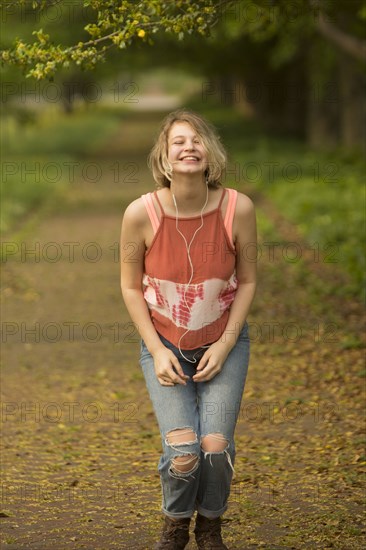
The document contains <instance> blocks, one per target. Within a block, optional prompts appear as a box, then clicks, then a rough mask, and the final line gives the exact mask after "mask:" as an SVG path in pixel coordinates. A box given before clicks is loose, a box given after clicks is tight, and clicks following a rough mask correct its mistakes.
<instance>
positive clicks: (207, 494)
mask: <svg viewBox="0 0 366 550" xmlns="http://www.w3.org/2000/svg"><path fill="white" fill-rule="evenodd" d="M160 339H161V341H162V343H163V344H164V345H165V346H166V347H167V348H169V349H171V350H172V351H173V353H174V354H175V355H176V357H178V359H179V361H180V364H181V366H182V368H183V371H184V373H185V374H187V375H188V376H190V377H191V376H193V374H195V370H196V369H195V367H196V366H197V365H198V362H199V360H200V359H201V357H202V355H203V354H204V353H205V351H206V348H198V349H195V350H182V352H183V354H184V355H185V357H186V358H188V359H191V360H192V359H193V358H196V359H197V363H195V364H193V363H190V362H188V361H186V360H185V359H183V358H182V356H181V354H180V352H179V349H178V348H176V347H175V346H173V344H171V343H170V342H168V340H166V339H165V338H163V337H162V336H161V335H160ZM249 348H250V342H249V335H248V323H247V322H246V323H245V325H244V327H243V329H242V331H241V333H240V335H239V337H238V340H237V342H236V344H235V346H234V347H233V349H232V350H231V351H230V353H229V355H228V357H227V359H226V361H225V363H224V365H223V368H222V370H221V372H220V373H219V374H217V375H216V376H215V377H214V378H212V379H211V380H209V381H207V382H193V381H192V380H191V379H189V380H187V385H186V386H183V385H181V384H176V385H175V386H162V385H161V384H160V383H159V381H158V379H157V377H156V374H155V369H154V360H153V357H152V356H151V354H150V352H149V351H148V349H147V348H146V345H145V343H144V341H143V340H142V341H141V357H140V365H141V367H142V370H143V373H144V376H145V380H146V385H147V389H148V391H149V395H150V399H151V401H152V404H153V407H154V411H155V415H156V418H157V421H158V424H159V429H160V433H161V438H162V447H163V453H162V455H161V457H160V461H159V465H158V471H159V474H160V479H161V486H162V511H163V512H164V514H166V515H167V516H170V517H172V518H188V517H191V516H192V515H193V514H194V512H195V510H197V511H198V512H199V513H200V514H201V515H203V516H205V517H208V518H210V519H214V518H216V517H219V516H221V515H222V514H223V513H224V512H225V510H226V509H227V501H228V497H229V494H230V484H231V480H232V475H233V471H234V462H235V444H234V431H235V426H236V423H237V419H238V416H239V412H240V405H241V400H242V395H243V391H244V386H245V380H246V375H247V371H248V365H249ZM177 431H179V434H180V437H178V438H176V437H175V439H174V442H172V439H173V438H172V437H169V433H170V432H174V433H175V434H177V433H178V432H177ZM210 434H214V435H213V436H211V437H213V438H214V440H219V441H221V443H222V442H224V443H223V444H221V447H223V450H221V451H219V452H208V451H205V450H203V449H202V446H201V445H202V440H204V438H205V436H207V435H210ZM177 439H178V441H179V442H177ZM225 445H226V446H225ZM182 457H184V458H182ZM177 458H179V460H180V464H183V462H182V461H185V462H186V467H185V468H178V464H177V461H176V459H177ZM175 461H176V463H175ZM190 465H191V466H192V467H190ZM183 469H184V470H185V471H182V470H183Z"/></svg>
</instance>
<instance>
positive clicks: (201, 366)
mask: <svg viewBox="0 0 366 550" xmlns="http://www.w3.org/2000/svg"><path fill="white" fill-rule="evenodd" d="M229 352H230V349H229V348H228V346H227V345H226V344H224V343H223V342H221V341H220V340H218V341H217V342H214V343H213V344H212V345H211V346H210V347H209V348H208V350H207V351H206V352H205V353H204V355H203V356H202V359H201V361H200V362H199V363H198V366H197V369H196V371H197V372H196V374H194V375H193V376H192V380H193V381H194V382H207V381H208V380H211V379H212V378H214V376H216V374H219V372H221V369H222V367H223V365H224V363H225V360H226V358H227V356H228V355H229Z"/></svg>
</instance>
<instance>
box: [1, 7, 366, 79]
mask: <svg viewBox="0 0 366 550" xmlns="http://www.w3.org/2000/svg"><path fill="white" fill-rule="evenodd" d="M74 3H75V4H76V5H78V6H79V9H80V7H83V8H84V10H85V14H86V15H85V21H84V22H85V23H86V24H84V25H82V26H81V27H80V28H79V31H78V34H77V38H76V40H75V38H74V43H72V44H67V45H65V44H56V43H55V39H56V37H57V33H56V32H54V33H53V34H52V35H51V34H49V33H48V32H46V31H45V30H44V28H43V27H41V28H39V29H38V30H34V31H33V35H34V36H35V41H34V42H27V41H26V40H24V39H22V38H17V39H16V40H15V43H14V44H13V45H12V47H9V48H5V49H3V51H2V54H1V58H2V61H3V63H6V64H15V65H18V66H21V67H22V68H23V69H24V70H25V71H26V73H27V76H31V77H34V78H36V79H43V78H47V77H48V78H50V77H52V76H53V75H54V74H55V72H56V71H57V70H59V69H60V68H65V67H69V66H70V65H71V64H72V63H75V64H76V65H77V66H79V67H82V68H85V69H92V68H94V67H95V66H96V65H97V64H98V63H101V62H102V61H104V60H105V57H106V54H107V52H108V50H110V49H111V48H112V47H116V48H119V49H122V50H123V49H125V48H127V47H129V46H131V44H132V43H134V42H135V41H136V40H137V41H143V42H147V43H149V44H152V43H153V38H154V35H155V34H156V33H159V32H164V33H170V34H172V35H175V36H176V37H178V39H179V40H183V39H184V37H185V36H187V35H190V34H193V33H196V34H201V35H205V36H206V35H209V33H210V30H211V29H212V28H213V27H214V26H215V24H216V23H217V22H218V21H220V20H222V18H225V20H226V22H227V25H226V29H227V30H228V31H229V32H230V33H231V36H232V37H235V36H238V35H243V34H244V35H247V36H250V37H251V38H252V40H253V41H254V42H261V41H268V40H271V39H274V38H275V39H276V49H275V50H274V51H273V56H274V59H275V60H276V62H277V63H279V64H280V63H281V62H282V61H284V60H286V59H288V58H290V57H291V56H292V55H293V54H294V52H295V51H296V49H297V47H298V45H299V43H301V41H302V40H303V39H304V38H307V37H308V36H309V35H311V34H312V33H314V32H317V33H318V34H321V35H322V36H324V37H325V38H326V39H327V40H328V41H330V42H331V43H333V44H335V45H336V46H337V47H338V48H340V49H342V50H343V51H344V52H347V53H348V54H350V55H351V56H353V57H354V58H355V59H359V60H365V59H366V47H365V41H364V40H363V36H364V20H365V18H366V7H365V5H364V2H363V1H362V0H347V1H346V0H330V1H329V0H323V1H322V0H295V1H294V2H288V0H221V1H216V2H215V1H214V0H175V1H174V2H173V1H166V0H141V1H137V0H135V1H128V0H83V1H80V2H74ZM65 4H66V2H62V0H15V1H13V2H6V1H5V3H4V4H3V6H2V9H3V11H4V12H5V14H6V10H9V7H10V6H11V9H14V6H18V7H19V8H20V9H23V10H24V9H28V12H29V7H30V6H31V7H32V8H34V9H35V10H40V11H41V12H42V11H43V12H45V11H46V10H49V9H52V8H56V7H58V9H62V8H63V5H65ZM67 4H68V5H69V4H70V0H68V2H67ZM71 4H73V2H71ZM353 12H356V16H355V17H352V14H353ZM344 13H345V14H346V18H345V19H343V18H342V17H339V15H340V14H342V15H343V14H344ZM349 15H351V18H350V17H349ZM3 20H4V17H3ZM40 21H42V19H41V18H40ZM339 25H340V26H339ZM73 30H74V28H73ZM85 33H87V34H88V38H85Z"/></svg>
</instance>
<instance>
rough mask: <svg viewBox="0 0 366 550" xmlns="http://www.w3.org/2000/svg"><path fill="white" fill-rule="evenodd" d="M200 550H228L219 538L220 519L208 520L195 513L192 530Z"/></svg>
mask: <svg viewBox="0 0 366 550" xmlns="http://www.w3.org/2000/svg"><path fill="white" fill-rule="evenodd" d="M194 534H195V536H196V542H197V546H198V548H199V549H200V550H229V549H228V547H227V546H225V544H224V543H223V542H222V538H221V518H215V519H209V518H205V517H204V516H201V515H200V514H198V513H197V518H196V526H195V528H194Z"/></svg>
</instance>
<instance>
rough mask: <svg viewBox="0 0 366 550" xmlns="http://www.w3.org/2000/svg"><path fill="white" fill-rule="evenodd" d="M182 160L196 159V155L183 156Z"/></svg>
mask: <svg viewBox="0 0 366 550" xmlns="http://www.w3.org/2000/svg"><path fill="white" fill-rule="evenodd" d="M182 160H198V158H197V157H183V158H182Z"/></svg>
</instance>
